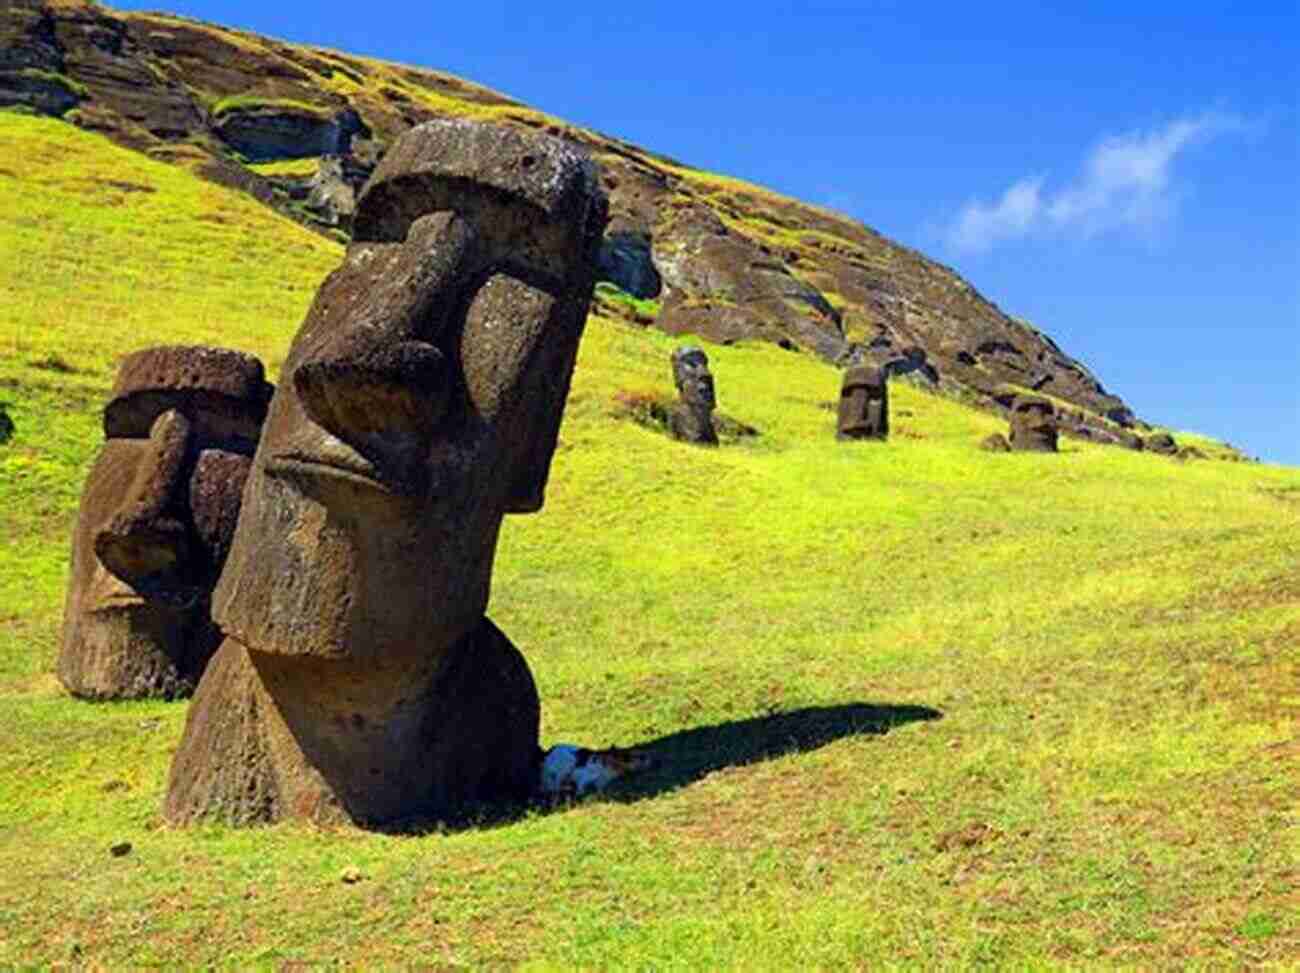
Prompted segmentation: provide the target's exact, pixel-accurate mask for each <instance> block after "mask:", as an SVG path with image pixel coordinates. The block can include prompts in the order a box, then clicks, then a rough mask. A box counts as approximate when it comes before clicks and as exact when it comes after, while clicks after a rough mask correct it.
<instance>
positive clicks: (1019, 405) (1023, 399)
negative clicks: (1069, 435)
mask: <svg viewBox="0 0 1300 973" xmlns="http://www.w3.org/2000/svg"><path fill="white" fill-rule="evenodd" d="M1056 439H1057V426H1056V410H1055V409H1054V408H1053V407H1052V403H1051V402H1049V401H1048V400H1047V399H1042V398H1039V397H1038V396H1036V395H1017V396H1016V397H1015V399H1014V400H1012V403H1011V435H1010V440H1011V448H1012V450H1014V451H1015V452H1018V453H1055V452H1056V451H1057V449H1056Z"/></svg>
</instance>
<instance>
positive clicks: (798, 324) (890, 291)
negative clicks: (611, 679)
mask: <svg viewBox="0 0 1300 973" xmlns="http://www.w3.org/2000/svg"><path fill="white" fill-rule="evenodd" d="M23 68H38V69H41V70H44V71H49V72H55V73H63V74H64V75H65V76H66V77H67V78H69V79H71V81H72V82H73V83H74V84H76V85H81V86H84V89H85V91H86V97H85V98H82V99H81V100H80V101H79V102H78V104H77V106H76V110H75V111H73V112H70V113H69V117H72V118H75V120H76V123H77V124H78V125H81V126H83V127H86V128H90V129H92V130H94V131H99V132H103V133H104V134H105V135H108V136H109V137H111V138H113V139H115V140H116V141H118V142H120V143H123V144H126V145H130V146H132V147H136V148H145V149H157V148H158V147H160V146H161V145H162V144H163V143H172V144H176V145H186V146H189V147H191V148H193V147H194V146H196V145H201V144H210V143H211V142H213V141H214V140H215V139H216V138H217V136H216V131H217V126H218V125H223V131H225V132H226V133H227V134H228V135H229V136H231V137H232V138H234V139H235V140H236V142H238V141H239V139H240V137H241V136H240V134H239V131H240V130H241V129H242V128H244V127H247V128H248V130H249V133H250V134H249V135H248V138H249V139H250V140H251V144H250V148H252V150H253V153H254V157H263V153H268V152H269V153H271V154H280V153H284V152H289V153H291V154H293V155H295V156H298V155H303V154H306V153H309V152H311V151H326V147H327V146H329V145H336V144H337V145H340V146H341V142H338V141H336V140H334V139H333V138H332V136H331V137H325V136H330V133H331V132H334V131H335V129H333V128H332V127H331V124H332V123H331V121H330V120H332V119H335V118H337V117H339V116H340V113H345V112H347V111H349V110H351V111H355V112H356V114H357V115H358V116H360V118H361V119H362V120H363V123H364V125H365V126H366V127H367V128H369V129H370V130H371V131H372V132H373V133H374V137H375V139H376V141H377V142H383V143H391V142H392V141H393V140H395V139H397V138H398V137H399V136H400V135H401V134H402V133H403V132H405V131H406V130H408V129H409V128H410V127H411V126H412V125H414V124H417V123H419V122H422V121H426V120H429V119H430V118H433V117H437V115H438V111H440V110H441V109H437V110H435V109H434V108H432V107H430V106H429V104H428V103H427V102H426V101H425V100H424V99H423V98H421V97H420V93H421V92H428V93H430V94H431V95H433V99H432V100H434V101H436V102H439V103H440V104H441V105H446V106H448V109H447V110H449V111H451V112H456V111H470V110H472V109H473V108H474V107H475V106H480V105H491V106H492V107H493V108H494V109H495V110H496V111H497V112H498V113H500V115H501V117H502V118H503V119H504V120H505V121H507V122H508V123H509V124H512V125H516V126H518V127H520V128H525V129H526V128H541V129H544V130H546V131H549V132H550V133H551V134H559V135H563V136H564V137H565V138H568V139H570V140H573V141H575V142H577V143H580V144H582V145H583V146H585V147H586V148H587V149H588V150H589V151H591V152H592V153H593V154H594V155H596V156H597V157H598V158H599V159H600V162H601V165H602V178H603V180H604V184H605V185H606V187H607V188H608V189H609V191H610V194H611V207H612V213H611V215H612V222H611V230H612V233H611V236H610V241H609V243H608V244H607V246H606V248H605V253H604V256H603V258H602V271H601V272H602V273H603V274H605V275H606V276H607V277H608V278H609V279H611V280H612V281H614V282H615V283H617V284H619V286H620V287H623V288H624V289H625V290H628V291H629V293H634V294H639V295H640V296H652V295H651V294H650V293H649V292H650V291H651V290H652V289H653V282H654V280H655V278H656V277H657V278H658V279H659V281H660V286H661V288H662V289H661V291H660V293H659V294H658V295H654V296H657V297H658V298H659V299H660V300H661V302H662V313H661V314H660V315H659V316H658V317H657V318H656V319H655V321H654V324H655V326H657V327H660V328H662V329H664V330H666V331H668V332H670V333H679V334H680V333H686V332H691V333H697V334H702V335H704V336H705V337H707V338H709V339H710V340H714V341H718V342H731V341H739V340H746V339H761V340H765V341H771V342H774V343H777V344H779V345H781V346H782V347H787V348H797V349H800V350H803V351H807V352H810V353H813V354H816V355H818V356H820V357H822V358H824V359H825V360H826V361H829V362H835V363H837V364H849V362H847V361H845V360H844V359H843V357H842V356H843V355H844V354H845V350H846V347H847V342H846V340H845V335H846V333H858V334H863V335H865V336H866V337H864V339H863V340H862V342H861V343H860V344H861V348H862V351H863V358H862V359H861V360H860V361H855V362H852V363H853V364H875V365H888V366H890V367H891V369H894V368H900V367H907V368H912V369H913V374H914V375H915V376H916V377H918V378H924V379H926V380H928V381H930V382H931V383H932V384H938V385H940V386H941V387H945V388H950V389H956V390H958V391H959V392H960V393H961V394H962V395H963V396H964V397H966V398H968V399H969V398H975V399H979V400H982V401H984V402H985V403H986V404H990V403H991V402H992V400H993V399H994V398H995V396H996V392H997V390H998V388H999V387H1001V386H1004V385H1014V386H1016V387H1019V388H1030V387H1039V388H1042V389H1043V390H1044V391H1045V392H1048V393H1050V394H1051V396H1052V397H1053V399H1055V400H1058V401H1068V402H1071V403H1074V404H1075V405H1077V406H1079V407H1081V408H1084V409H1086V410H1087V411H1088V412H1089V413H1091V414H1093V415H1096V416H1104V417H1106V418H1107V419H1109V420H1111V421H1112V422H1115V423H1118V424H1119V425H1122V426H1129V425H1132V424H1134V417H1133V414H1132V412H1131V411H1130V410H1129V409H1128V407H1127V406H1126V405H1125V404H1124V403H1123V401H1122V400H1120V399H1119V397H1117V396H1116V395H1114V394H1112V393H1111V392H1109V391H1108V390H1107V389H1105V388H1104V387H1103V386H1102V384H1101V382H1100V381H1099V380H1098V379H1097V377H1096V376H1095V375H1093V374H1092V373H1091V372H1090V371H1089V370H1088V368H1087V367H1086V366H1085V365H1083V364H1082V363H1080V362H1079V361H1077V360H1075V359H1074V358H1072V357H1071V356H1070V355H1069V354H1068V353H1066V352H1065V351H1064V350H1062V349H1061V348H1060V347H1058V346H1057V345H1056V344H1055V343H1054V342H1053V341H1052V339H1051V338H1050V337H1049V336H1048V335H1047V334H1045V333H1043V332H1041V331H1039V330H1038V329H1036V328H1034V327H1032V326H1030V325H1028V324H1026V323H1025V322H1022V321H1018V320H1016V319H1014V318H1012V317H1010V316H1008V315H1006V314H1004V313H1003V312H1002V311H1001V310H1000V309H999V308H998V307H996V306H995V305H994V304H993V303H992V302H990V301H988V300H986V299H985V298H984V297H983V296H982V295H980V294H979V292H978V291H977V290H976V289H975V288H974V287H972V286H971V285H970V283H968V282H967V281H965V280H962V279H961V278H960V277H958V276H957V275H956V274H955V273H953V272H952V271H951V270H949V269H948V268H946V267H944V266H942V265H940V264H937V263H935V262H934V261H932V260H929V259H927V258H926V257H925V256H924V255H923V254H921V253H918V252H917V251H915V250H912V249H910V248H908V247H904V246H902V245H900V244H898V243H896V242H894V241H892V240H889V239H888V238H886V237H884V236H882V235H881V234H879V233H877V232H875V231H874V230H872V229H870V228H869V227H867V226H864V225H862V224H861V223H860V222H858V221H857V220H853V219H850V218H848V217H845V216H842V215H839V214H837V213H834V212H831V211H829V210H825V209H823V208H820V207H816V206H811V205H808V204H805V203H801V202H799V201H797V200H793V199H789V198H786V197H782V196H780V195H779V194H777V193H773V192H769V191H767V190H764V189H762V188H760V187H755V186H748V185H745V184H743V183H740V182H738V181H734V180H728V179H720V178H718V177H716V176H712V175H710V174H708V173H703V172H700V171H698V170H693V169H691V168H690V167H689V166H688V165H685V164H683V163H682V162H679V161H677V160H673V159H669V158H666V157H664V156H662V155H659V154H656V153H654V152H652V151H648V150H647V149H644V148H641V147H639V146H636V145H632V144H630V143H628V142H625V141H622V140H619V139H616V138H611V137H610V136H607V135H603V134H600V133H597V132H593V131H590V130H585V129H581V128H578V127H576V126H570V125H566V124H564V123H562V122H559V121H557V120H555V119H551V118H546V117H544V116H541V115H540V114H539V113H536V112H533V111H530V110H528V109H527V108H525V107H524V106H521V105H519V104H518V102H514V101H512V100H511V99H509V98H507V97H506V96H504V95H502V94H499V93H498V92H494V91H491V90H489V89H487V88H484V87H482V86H479V85H476V84H473V83H471V82H468V81H465V80H462V79H459V78H455V77H452V76H450V75H447V74H444V73H442V72H438V71H432V70H426V69H416V68H393V67H392V66H388V67H384V68H381V67H379V66H378V65H376V64H374V63H373V62H369V61H363V60H361V59H358V58H353V57H349V56H348V55H346V54H342V53H340V52H337V51H326V50H323V49H320V48H312V47H306V46H302V45H292V44H285V43H283V42H280V41H276V40H272V39H270V38H264V37H258V36H256V35H253V34H250V33H247V32H235V31H232V30H228V29H225V28H221V27H219V26H216V25H212V24H202V23H198V22H194V21H189V20H183V19H179V18H175V17H169V16H166V15H161V14H150V13H143V12H116V11H111V10H109V9H107V8H105V7H99V6H95V5H91V4H89V3H85V4H81V3H77V2H73V0H60V2H58V3H54V2H50V0H9V2H8V3H5V4H2V5H0V75H7V76H15V75H16V72H17V71H18V70H20V69H23ZM394 70H395V71H396V72H397V74H398V75H399V76H400V79H401V84H400V85H395V84H392V83H389V82H390V79H388V78H384V77H381V76H380V72H381V71H382V72H384V73H388V72H390V71H394ZM340 82H349V83H345V84H341V83H340ZM3 92H4V81H3V78H0V97H3ZM344 92H346V94H344ZM53 94H54V96H55V97H56V98H58V99H59V100H58V101H57V102H56V104H57V107H58V108H59V109H61V108H64V107H66V106H67V104H69V101H68V99H67V98H66V96H61V95H59V94H58V92H57V91H56V92H53ZM229 97H238V98H247V99H257V100H258V101H259V102H261V103H262V104H265V105H274V104H276V103H278V104H280V105H282V106H283V105H287V104H289V103H293V102H298V103H302V104H306V105H311V106H316V107H317V108H319V110H320V111H319V115H320V117H321V118H323V119H325V120H326V121H325V122H324V123H321V122H317V121H311V120H308V121H306V122H303V123H289V122H284V119H283V118H277V117H276V110H275V109H273V110H272V111H271V112H270V113H269V118H270V120H267V119H268V116H261V117H254V116H257V115H258V112H257V111H256V110H248V111H245V113H244V117H243V118H237V117H236V116H232V115H231V113H230V112H224V113H222V114H221V115H220V116H219V117H215V118H214V117H213V115H212V112H211V111H210V110H209V107H208V106H209V105H210V104H211V103H213V102H214V101H216V102H218V103H219V102H220V101H221V100H223V99H226V98H229ZM457 106H459V107H457ZM282 123H283V124H285V125H287V126H288V128H287V132H288V136H289V138H288V141H286V140H285V132H281V133H279V134H277V133H276V132H274V131H272V129H274V128H275V127H276V126H277V125H280V124H282ZM322 133H325V135H322ZM298 136H301V137H302V142H301V144H298V143H293V144H289V143H291V142H292V140H293V139H296V138H297V137H298ZM227 144H229V143H227ZM361 154H362V153H361V151H360V150H359V149H358V147H357V146H356V143H355V141H354V143H353V152H352V157H353V158H354V159H356V158H357V157H359V156H360V155H361ZM344 158H345V159H346V158H347V156H346V155H344ZM232 165H233V163H231V164H227V165H223V164H220V163H219V162H218V161H217V160H215V159H214V160H213V161H212V162H210V163H208V164H206V165H204V166H203V167H201V171H202V172H204V173H205V174H206V175H207V176H208V177H209V178H214V179H219V180H221V181H223V182H224V183H226V184H237V183H238V181H237V180H234V179H232V172H231V166H232ZM302 181H303V182H304V183H305V182H306V181H307V180H305V179H304V180H302ZM348 181H349V182H351V180H350V179H349V180H348ZM244 185H245V187H246V188H249V189H250V191H253V192H255V193H257V194H259V198H262V199H264V200H265V199H268V198H269V197H268V194H267V193H265V192H264V190H265V186H266V183H265V180H263V179H261V178H260V177H254V178H250V179H248V180H247V181H245V182H244ZM351 185H352V188H353V189H354V190H356V188H357V184H356V183H355V182H351ZM304 196H305V193H304ZM289 198H290V197H289V196H288V195H285V196H280V195H277V196H276V197H275V198H274V203H275V204H276V205H281V206H283V208H284V209H285V211H286V212H288V213H290V214H291V215H293V216H294V217H295V218H301V219H304V220H305V221H306V222H310V223H313V224H315V225H318V226H325V227H329V228H331V229H336V230H337V229H346V218H345V215H344V213H343V211H342V209H336V210H335V212H333V213H331V206H333V204H331V203H327V204H326V205H325V206H324V207H323V208H322V209H321V210H320V211H319V212H316V213H312V211H311V210H309V209H305V208H304V207H302V206H301V205H300V204H301V199H293V200H292V203H293V205H289V206H284V203H285V202H286V201H288V200H289ZM304 214H309V215H304ZM336 220H337V222H336ZM642 241H648V242H649V246H650V251H651V252H650V255H649V257H650V259H649V260H648V261H647V260H645V259H644V256H645V254H644V250H643V249H642ZM914 348H920V349H923V350H924V351H925V353H926V355H927V358H926V360H925V361H924V362H918V360H917V359H915V358H913V357H910V356H909V354H908V352H909V350H910V349H914Z"/></svg>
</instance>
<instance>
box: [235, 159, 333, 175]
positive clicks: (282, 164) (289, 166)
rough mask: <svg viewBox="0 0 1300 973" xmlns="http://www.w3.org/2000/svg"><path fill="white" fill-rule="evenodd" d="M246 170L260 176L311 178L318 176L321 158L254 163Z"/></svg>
mask: <svg viewBox="0 0 1300 973" xmlns="http://www.w3.org/2000/svg"><path fill="white" fill-rule="evenodd" d="M246 168H248V169H251V170H252V171H253V172H255V173H257V174H258V175H259V176H295V177H298V178H302V177H310V176H314V175H316V171H317V170H318V169H319V168H320V158H319V157H318V156H308V157H307V158H305V159H278V160H276V161H275V162H254V163H250V164H249V165H248V166H247V167H246Z"/></svg>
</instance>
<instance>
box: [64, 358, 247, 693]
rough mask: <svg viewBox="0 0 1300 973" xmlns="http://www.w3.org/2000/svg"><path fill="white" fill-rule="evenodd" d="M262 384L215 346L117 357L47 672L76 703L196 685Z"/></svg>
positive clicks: (209, 640)
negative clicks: (58, 646)
mask: <svg viewBox="0 0 1300 973" xmlns="http://www.w3.org/2000/svg"><path fill="white" fill-rule="evenodd" d="M270 394H271V388H270V386H268V385H267V384H266V381H265V380H264V377H263V370H262V363H261V362H259V361H258V360H257V359H256V358H253V357H252V356H251V355H245V354H243V353H241V352H237V351H229V350H226V349H222V348H205V347H162V348H150V349H147V350H145V351H140V352H137V353H135V354H133V355H130V356H128V357H127V358H126V359H125V360H124V361H123V363H122V365H121V367H120V369H119V370H118V375H117V382H116V385H115V386H114V389H113V398H112V400H111V401H110V402H109V404H108V407H107V408H106V409H105V410H104V434H105V436H106V440H107V441H106V442H105V443H104V446H103V448H102V449H101V450H100V453H99V456H98V458H97V459H96V460H95V464H94V466H93V467H92V468H91V471H90V476H89V477H88V478H87V480H86V485H85V489H84V491H83V493H82V497H81V509H80V512H79V514H78V517H77V527H76V532H75V533H74V535H73V540H72V576H71V579H70V582H69V585H68V593H67V602H66V606H65V610H64V620H63V644H62V650H61V652H60V655H59V663H58V673H59V678H60V680H62V682H63V684H64V686H66V687H67V688H68V690H69V691H70V692H72V693H73V694H74V695H76V696H82V697H86V698H91V699H145V698H164V699H171V698H174V697H176V696H183V695H186V694H188V693H189V692H191V691H193V689H194V686H195V684H196V683H197V682H198V679H199V676H200V675H201V674H202V672H203V667H204V666H205V665H206V663H207V661H208V659H209V657H210V656H211V655H212V652H213V651H214V650H215V649H216V647H217V643H218V642H219V640H220V636H219V633H218V631H217V630H216V628H215V627H214V626H213V623H212V621H211V619H210V618H209V600H210V598H211V594H212V589H213V586H214V585H215V584H216V581H217V576H218V575H219V574H220V572H221V568H222V565H223V564H224V562H225V559H226V552H227V550H228V549H229V547H230V541H231V538H232V537H233V535H234V530H235V522H236V520H237V518H238V516H239V501H240V495H241V493H242V491H243V487H244V480H245V479H246V477H247V476H248V471H249V469H250V467H251V465H252V456H253V451H254V449H255V448H256V446H257V440H258V435H259V433H260V430H261V425H262V420H263V418H264V417H265V415H266V406H267V401H268V400H269V398H270Z"/></svg>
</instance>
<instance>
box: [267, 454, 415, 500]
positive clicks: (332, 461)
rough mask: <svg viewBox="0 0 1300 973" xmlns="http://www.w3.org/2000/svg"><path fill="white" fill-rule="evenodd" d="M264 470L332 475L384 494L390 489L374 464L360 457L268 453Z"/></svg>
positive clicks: (273, 472)
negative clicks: (269, 454) (272, 454)
mask: <svg viewBox="0 0 1300 973" xmlns="http://www.w3.org/2000/svg"><path fill="white" fill-rule="evenodd" d="M266 472H267V473H268V474H270V475H272V476H275V475H277V474H289V475H306V476H310V477H333V478H335V479H340V480H348V481H350V482H352V483H359V484H361V485H362V486H368V487H371V488H373V489H376V490H381V491H383V492H384V493H392V492H393V491H392V488H391V487H389V486H388V485H387V484H386V483H384V482H383V480H381V479H380V478H379V473H378V471H377V470H376V469H375V467H374V466H373V465H372V464H370V463H369V462H367V461H366V460H364V459H362V458H361V457H360V456H355V457H353V456H319V455H316V456H313V455H311V454H308V453H300V452H289V453H279V454H277V455H275V456H272V457H271V458H270V460H268V461H267V464H266Z"/></svg>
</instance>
